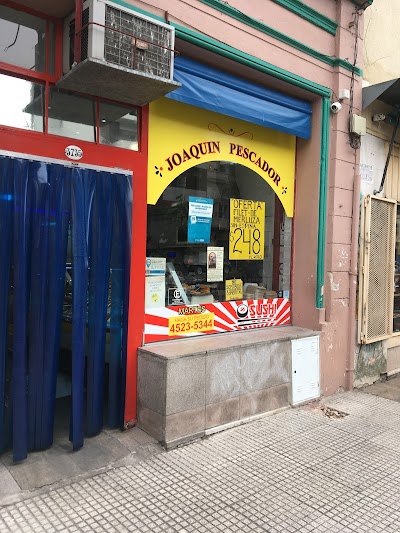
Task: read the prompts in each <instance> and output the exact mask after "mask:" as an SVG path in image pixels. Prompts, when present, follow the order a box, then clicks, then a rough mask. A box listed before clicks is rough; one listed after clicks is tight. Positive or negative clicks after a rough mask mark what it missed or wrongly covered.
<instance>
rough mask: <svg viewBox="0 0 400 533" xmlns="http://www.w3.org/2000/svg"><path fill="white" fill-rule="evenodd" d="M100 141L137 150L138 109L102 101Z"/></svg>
mask: <svg viewBox="0 0 400 533" xmlns="http://www.w3.org/2000/svg"><path fill="white" fill-rule="evenodd" d="M100 143H101V144H108V145H109V146H117V147H118V148H126V149H128V150H137V149H138V128H137V111H136V109H133V108H130V107H127V106H122V105H117V104H111V103H107V102H100Z"/></svg>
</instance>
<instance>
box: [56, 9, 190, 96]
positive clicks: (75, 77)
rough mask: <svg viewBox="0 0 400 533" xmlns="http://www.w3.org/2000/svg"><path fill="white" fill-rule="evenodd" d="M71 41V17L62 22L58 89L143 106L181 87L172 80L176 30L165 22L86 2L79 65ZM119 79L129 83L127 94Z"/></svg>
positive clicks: (132, 12) (73, 30)
mask: <svg viewBox="0 0 400 533" xmlns="http://www.w3.org/2000/svg"><path fill="white" fill-rule="evenodd" d="M74 43H75V14H74V13H73V14H71V15H70V16H69V17H67V18H66V19H65V20H64V43H63V72H64V76H63V78H62V79H61V80H60V81H59V82H58V85H59V86H60V87H62V88H67V89H72V90H79V91H80V92H87V93H89V94H95V95H97V96H106V97H108V98H111V99H113V100H121V101H124V102H129V103H135V104H139V105H142V104H143V103H148V102H149V101H151V100H154V99H156V98H159V97H160V96H163V95H165V94H167V93H168V92H171V91H172V90H174V89H176V88H178V87H179V86H180V85H179V84H178V83H176V82H174V81H173V73H174V44H175V29H174V28H173V27H171V26H169V25H168V24H165V23H163V22H159V21H158V20H155V19H152V18H150V17H147V16H144V15H141V14H139V13H137V12H135V11H133V10H128V9H126V8H124V9H121V6H119V5H117V4H114V3H113V2H108V1H106V2H105V1H102V0H86V1H85V2H84V3H83V13H82V31H81V54H80V55H81V57H80V61H79V63H77V64H76V63H75V60H74ZM129 75H131V76H130V77H129ZM117 81H118V83H121V82H123V83H124V84H125V85H126V84H128V85H127V86H126V87H125V91H123V90H122V91H121V90H118V86H117V85H118V83H117ZM134 82H135V83H134ZM133 85H134V86H133ZM132 90H134V91H135V92H136V96H133V95H132V94H129V93H130V91H132ZM111 91H113V93H115V91H117V94H110V92H111ZM105 92H106V94H104V93H105Z"/></svg>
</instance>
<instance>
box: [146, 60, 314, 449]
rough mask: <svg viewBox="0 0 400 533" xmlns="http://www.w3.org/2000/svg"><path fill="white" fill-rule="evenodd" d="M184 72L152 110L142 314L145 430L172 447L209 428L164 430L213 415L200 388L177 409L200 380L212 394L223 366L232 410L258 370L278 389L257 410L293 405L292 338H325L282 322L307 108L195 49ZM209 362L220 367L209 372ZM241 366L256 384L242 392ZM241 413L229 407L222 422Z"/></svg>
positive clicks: (181, 65)
mask: <svg viewBox="0 0 400 533" xmlns="http://www.w3.org/2000/svg"><path fill="white" fill-rule="evenodd" d="M176 79H178V80H179V81H182V88H180V89H178V90H177V91H175V92H174V93H171V94H170V95H169V97H168V98H163V99H160V100H157V101H156V102H152V103H151V104H150V107H149V156H148V192H147V201H148V209H147V237H146V315H145V330H144V346H143V348H141V349H139V367H138V372H139V376H138V379H139V397H138V402H139V404H138V422H139V426H140V427H142V428H143V429H145V430H146V431H148V432H149V433H151V434H152V435H154V436H155V437H156V438H157V439H158V440H161V441H163V442H164V443H165V444H166V445H167V446H174V445H176V444H177V443H179V442H181V439H182V438H183V440H184V437H185V436H186V437H187V436H188V435H189V438H190V437H193V436H194V435H199V434H201V427H200V426H201V422H199V423H200V426H198V427H195V426H196V424H195V425H194V426H193V423H191V422H190V421H189V420H186V421H185V422H184V424H183V425H186V427H184V428H181V430H182V431H183V433H182V431H181V433H180V430H176V427H175V428H174V429H172V430H171V431H170V430H168V426H169V415H171V416H172V417H174V416H176V414H179V416H182V412H184V414H183V417H184V418H185V417H186V418H187V419H189V418H190V417H191V416H192V415H193V417H194V418H193V419H194V420H195V419H196V417H198V419H199V420H200V419H201V418H202V417H203V419H204V418H205V417H206V416H207V415H206V411H204V416H203V411H202V406H201V400H200V405H195V404H193V401H192V399H193V395H192V398H190V399H189V398H188V404H187V406H186V407H185V408H183V407H182V406H180V407H178V408H177V409H178V412H179V413H174V412H173V410H174V408H173V407H172V411H168V409H169V407H168V406H171V404H174V403H176V397H185V395H186V393H185V389H187V390H186V392H189V391H195V390H198V389H199V387H200V388H201V387H202V385H201V383H203V385H204V388H205V390H207V389H208V390H210V388H211V389H212V388H213V387H214V386H215V381H214V380H215V379H218V376H217V378H216V375H215V374H217V375H218V374H219V376H221V375H223V374H224V373H225V378H224V379H227V380H228V381H229V380H231V382H230V384H229V385H228V389H232V387H233V389H232V390H230V393H229V394H231V396H230V397H229V398H227V399H226V400H227V401H228V402H231V404H230V405H233V404H234V403H235V402H239V398H241V401H242V404H243V405H244V397H245V395H246V394H248V393H250V395H251V393H253V392H254V390H252V387H253V385H252V384H250V382H252V381H254V380H255V379H256V375H257V374H258V373H259V375H258V380H259V386H258V389H261V390H263V391H264V393H265V394H269V395H270V397H271V398H270V400H271V401H270V406H269V407H268V406H265V405H264V407H260V411H259V412H261V411H262V410H264V411H266V410H271V409H273V406H275V407H276V408H280V407H283V406H285V405H287V404H288V402H289V395H290V387H289V381H290V377H289V367H290V364H291V347H290V342H291V340H292V339H294V338H297V337H312V339H313V342H314V349H316V346H317V344H318V337H316V336H315V333H314V334H313V333H312V332H310V331H308V330H303V331H300V330H299V328H296V331H295V332H294V330H293V328H290V327H289V329H286V330H285V328H283V326H290V325H291V295H292V285H291V283H292V281H291V273H292V268H293V264H292V232H293V227H294V226H293V223H292V221H293V216H294V206H295V183H296V137H302V138H308V137H309V136H310V125H311V106H310V105H309V104H307V103H306V102H302V101H299V100H296V99H293V98H289V97H287V96H284V95H281V94H279V93H276V92H273V91H269V90H267V89H265V88H261V87H259V86H257V85H254V84H251V83H248V82H244V81H243V80H239V79H238V78H235V77H234V76H232V75H227V74H225V73H222V72H220V71H218V70H216V69H212V68H210V67H206V66H204V65H202V64H200V63H197V62H195V61H192V60H189V59H187V58H182V57H179V58H178V59H177V61H176ZM272 111H273V112H272ZM244 117H246V119H247V120H243V118H244ZM276 326H279V330H278V329H277V330H276V331H277V332H278V331H279V334H278V338H279V339H280V340H279V341H277V337H276V334H274V327H276ZM248 330H251V331H248ZM213 334H219V335H217V336H214V335H213ZM202 339H203V340H202ZM160 341H161V342H160ZM163 341H164V342H163ZM165 341H168V342H165ZM244 346H245V347H246V348H245V351H246V354H245V353H244V352H243V347H244ZM213 350H214V351H215V350H216V352H215V353H213ZM271 350H272V351H273V352H274V354H273V355H271ZM241 352H243V353H242V354H241ZM201 353H203V354H204V353H205V356H204V360H203V359H202V355H200V356H199V354H201ZM178 354H179V355H178ZM221 354H224V355H223V356H222V358H223V363H222V367H220V363H221ZM170 357H173V359H174V361H173V362H172V361H171V360H170ZM246 357H247V358H248V360H247V363H246V362H243V361H244V360H245V359H246ZM240 359H243V361H242V362H241V361H240ZM214 360H215V361H217V360H218V361H219V362H218V363H215V362H214V363H213V362H212V361H214ZM250 360H251V361H250ZM249 361H250V363H249ZM254 361H257V363H256V364H255V365H254V364H253V363H254ZM210 365H211V366H213V365H214V366H215V365H216V368H218V370H217V371H216V373H215V372H214V373H210V372H209V373H207V370H204V369H207V367H208V366H210ZM243 365H244V366H246V365H247V367H246V368H247V369H246V373H247V377H246V379H247V380H248V383H247V384H246V385H243V383H241V384H240V385H239V386H238V387H235V386H234V385H233V383H234V381H235V379H237V380H238V382H240V381H243V379H241V378H240V374H241V371H242V370H243ZM266 366H268V368H267V367H266ZM194 368H196V370H195V371H194V370H193V369H194ZM153 370H154V371H155V373H153ZM204 371H205V372H206V375H204V376H203V377H202V372H204ZM186 372H187V374H188V375H192V381H191V382H190V383H189V382H187V381H186V382H185V378H184V377H183V374H185V373H186ZM242 373H243V372H242ZM213 374H214V375H213ZM230 374H231V375H230ZM235 374H236V376H235ZM173 376H175V377H173ZM203 378H204V381H202V380H203ZM175 379H176V380H177V382H176V383H175V387H174V386H173V385H172V388H170V383H173V382H174V381H175ZM316 381H317V382H318V381H319V379H318V378H317V379H316ZM179 382H180V386H178V385H177V383H179ZM313 393H314V394H315V390H314V391H313ZM229 394H228V396H229ZM257 394H258V393H257ZM317 394H318V393H317ZM200 396H201V394H200ZM163 398H164V399H163ZM254 399H255V397H254V398H253V400H254ZM163 401H165V405H164V406H161V407H160V402H161V403H162V402H163ZM195 403H196V402H195ZM217 403H218V402H217ZM156 404H158V407H157V406H156ZM191 404H192V407H194V409H195V411H196V409H197V411H196V412H195V413H193V412H191V411H192V410H191V409H190V405H191ZM250 411H251V409H250ZM250 411H249V413H248V414H249V415H251V414H254V413H252V412H250ZM243 416H245V415H243ZM243 416H242V418H243ZM235 418H239V416H238V415H235V414H234V413H230V415H229V416H228V418H227V419H226V420H224V422H225V423H226V422H232V421H234V420H235ZM156 420H158V422H156ZM203 422H204V421H203ZM174 424H175V422H174V421H172V425H174ZM187 424H188V425H187ZM210 424H211V425H213V427H215V426H218V425H223V423H222V422H221V420H219V421H218V422H215V421H214V422H210ZM175 426H176V424H175ZM188 426H189V427H190V426H192V428H191V429H188ZM162 428H164V429H162Z"/></svg>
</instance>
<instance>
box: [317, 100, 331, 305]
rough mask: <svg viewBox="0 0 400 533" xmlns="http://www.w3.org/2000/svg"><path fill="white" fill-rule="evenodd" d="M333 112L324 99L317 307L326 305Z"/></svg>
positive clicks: (320, 168)
mask: <svg viewBox="0 0 400 533" xmlns="http://www.w3.org/2000/svg"><path fill="white" fill-rule="evenodd" d="M330 112H331V101H330V98H327V97H325V98H323V100H322V117H321V148H320V163H319V164H320V167H319V213H318V248H317V291H316V307H317V309H322V308H323V307H324V282H325V245H326V208H327V194H328V149H329V120H330Z"/></svg>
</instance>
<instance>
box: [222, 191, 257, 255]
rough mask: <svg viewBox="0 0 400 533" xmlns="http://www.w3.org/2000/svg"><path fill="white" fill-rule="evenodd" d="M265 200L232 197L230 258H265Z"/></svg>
mask: <svg viewBox="0 0 400 533" xmlns="http://www.w3.org/2000/svg"><path fill="white" fill-rule="evenodd" d="M264 235H265V202H258V201H255V200H242V199H240V198H231V199H230V222H229V259H239V260H246V261H249V260H259V259H264Z"/></svg>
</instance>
